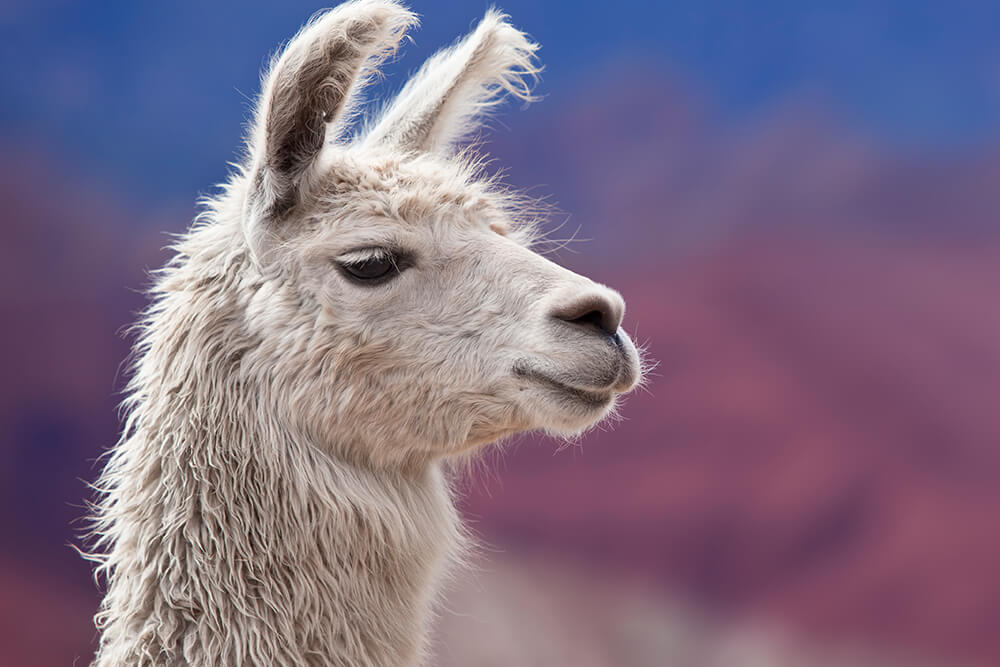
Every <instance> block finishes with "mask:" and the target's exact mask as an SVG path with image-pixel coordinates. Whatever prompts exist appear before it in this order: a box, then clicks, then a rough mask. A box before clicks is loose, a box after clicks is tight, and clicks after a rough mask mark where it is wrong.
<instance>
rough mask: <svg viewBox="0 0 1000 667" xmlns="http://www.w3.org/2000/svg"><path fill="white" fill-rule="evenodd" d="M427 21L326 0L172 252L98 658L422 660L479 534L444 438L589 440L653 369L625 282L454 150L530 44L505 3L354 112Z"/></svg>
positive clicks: (141, 374) (135, 423) (116, 536)
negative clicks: (623, 291) (450, 470)
mask: <svg viewBox="0 0 1000 667" xmlns="http://www.w3.org/2000/svg"><path fill="white" fill-rule="evenodd" d="M415 23H416V18H415V16H414V15H413V14H412V13H411V12H410V11H408V10H407V9H406V8H404V7H403V6H401V5H399V4H397V3H396V2H392V1H391V0H357V1H355V2H349V3H346V4H343V5H341V6H339V7H337V8H335V9H333V10H330V11H327V12H325V13H322V14H320V15H317V16H316V17H315V18H314V19H313V20H312V21H310V22H309V23H308V24H307V25H306V26H305V27H304V28H303V29H302V30H301V31H300V32H299V33H298V34H297V35H296V36H295V37H294V38H293V39H292V40H291V41H290V42H289V43H288V45H287V46H286V47H285V48H284V50H283V51H282V52H281V53H280V55H279V56H278V57H277V58H275V60H274V61H273V62H272V63H271V65H270V67H269V69H268V71H267V73H266V74H265V76H264V78H263V82H262V92H261V94H260V98H259V100H258V103H257V106H256V112H255V116H254V121H253V123H252V126H251V129H250V132H249V134H248V138H247V151H246V156H245V159H244V160H243V162H242V164H241V165H240V166H239V167H238V169H237V170H236V172H235V173H234V174H233V175H232V176H231V177H230V179H229V181H228V182H227V183H226V184H225V185H224V187H223V189H222V192H221V194H220V195H218V196H217V197H215V198H213V199H211V200H210V201H208V202H207V206H206V208H205V211H204V212H203V213H202V214H201V215H200V216H199V217H198V219H197V220H196V221H195V224H194V225H192V227H191V228H190V230H189V231H188V232H187V233H186V234H185V235H184V236H183V237H182V238H181V239H180V240H179V242H178V243H177V244H176V245H175V247H174V250H175V253H176V254H175V257H174V258H173V259H172V260H171V261H170V262H169V264H168V265H167V266H166V267H165V268H164V269H163V270H162V271H161V272H159V273H158V276H157V282H156V284H155V286H154V288H153V290H152V305H151V306H150V307H149V309H148V311H147V313H146V315H145V317H144V319H143V320H142V322H141V323H140V325H139V328H138V330H139V332H140V333H139V338H138V342H137V347H136V351H135V352H136V353H135V360H136V361H135V366H134V368H133V372H132V375H131V379H130V383H129V386H128V398H127V399H126V401H125V409H126V414H127V418H126V422H125V427H124V431H123V434H122V437H121V439H120V441H119V442H118V443H117V445H116V446H115V447H114V448H113V450H112V451H111V453H110V456H109V458H108V462H107V465H106V468H105V470H104V472H103V474H102V476H101V479H100V481H99V482H98V485H97V488H98V489H99V492H100V494H101V495H100V498H99V499H98V501H97V505H96V511H95V516H94V517H93V522H94V531H93V534H94V538H95V539H94V551H95V554H94V555H93V556H92V557H93V558H94V559H95V560H96V561H98V563H99V566H98V570H99V573H100V574H101V575H102V576H103V577H104V578H105V580H106V584H107V586H106V588H107V591H106V595H105V597H104V600H103V603H102V606H101V610H100V612H99V613H98V616H97V625H98V627H99V629H100V646H99V648H98V653H97V657H96V660H95V664H96V665H99V666H101V667H110V666H119V665H178V664H189V665H229V664H234V665H238V664H261V665H264V664H267V665H305V664H309V665H345V666H346V665H351V666H354V667H365V666H370V667H373V666H383V665H384V666H388V665H392V666H394V667H398V666H399V665H418V664H422V662H423V661H424V660H425V659H426V637H427V629H428V624H429V622H430V619H431V614H432V610H433V605H434V599H435V594H436V591H437V587H438V586H437V585H438V582H439V580H440V578H441V577H442V576H443V574H444V572H445V571H446V570H447V568H448V566H449V564H451V563H453V562H454V561H455V560H456V559H458V558H460V555H461V553H462V550H463V545H464V544H465V537H464V531H463V528H462V524H461V521H460V519H459V516H458V514H457V512H456V510H455V508H454V504H453V501H452V494H451V491H450V487H449V484H448V480H447V479H446V476H445V474H444V473H443V465H444V463H445V462H446V461H447V460H448V459H449V458H452V457H457V456H467V455H468V453H469V452H470V451H474V450H475V449H477V448H480V447H482V446H484V445H486V444H488V443H490V442H492V441H495V440H497V439H499V438H502V437H504V436H507V435H510V434H512V433H517V432H521V431H526V430H535V429H538V430H547V431H550V432H554V433H560V434H563V435H571V434H575V433H578V432H580V431H582V430H584V429H586V428H588V427H590V426H592V425H593V424H595V423H596V422H598V421H599V420H601V419H603V418H604V417H605V416H606V415H607V414H608V413H609V412H610V411H611V410H612V409H613V408H614V405H615V401H616V399H617V397H618V396H620V395H621V394H624V393H626V392H628V391H630V390H631V389H632V388H634V387H635V385H636V384H637V383H638V382H639V381H640V380H641V367H640V362H639V355H638V353H637V352H636V348H635V346H634V345H633V344H632V342H631V340H630V339H629V337H628V335H627V334H626V333H625V332H624V331H623V330H622V329H621V326H620V325H621V319H622V315H623V313H624V302H623V301H622V299H621V297H620V296H619V295H618V294H617V293H616V292H614V291H613V290H611V289H609V288H607V287H605V286H602V285H599V284H597V283H595V282H593V281H591V280H589V279H587V278H585V277H583V276H580V275H578V274H576V273H573V272H571V271H569V270H567V269H565V268H562V267H560V266H558V265H556V264H554V263H553V262H551V261H549V260H548V259H546V258H544V257H542V256H541V255H539V254H537V253H535V252H534V251H533V250H532V249H531V241H532V238H533V235H534V230H535V225H536V222H537V221H536V220H534V219H533V218H532V215H531V214H530V213H528V212H527V211H526V209H525V207H524V205H523V201H522V200H521V199H520V198H518V197H517V196H515V195H513V194H512V193H511V192H510V191H509V190H506V189H505V188H503V187H502V186H501V185H500V184H499V183H498V182H497V180H496V179H495V178H491V177H487V176H486V175H485V174H484V172H483V169H482V162H481V161H480V160H479V159H477V158H475V157H473V156H472V155H471V154H470V153H469V151H468V150H465V149H463V148H462V145H463V139H465V138H467V137H468V136H469V135H470V133H472V132H475V131H476V130H477V129H478V128H479V127H480V122H481V120H482V118H483V117H484V115H485V114H487V113H488V112H489V111H490V110H492V109H493V108H494V107H495V106H496V105H497V104H498V103H499V102H500V101H501V100H502V99H503V97H504V96H506V95H511V96H514V97H517V98H520V99H523V100H529V99H531V84H532V82H533V79H534V77H535V75H536V74H537V72H538V71H539V70H538V67H537V65H536V63H535V59H534V54H535V51H536V50H537V48H538V47H537V45H536V44H533V43H532V42H531V41H529V40H528V38H527V37H526V36H525V35H524V34H523V33H522V32H520V31H519V30H517V29H515V28H514V27H512V26H511V24H510V23H509V22H508V19H507V17H506V16H504V15H502V14H500V13H498V12H496V11H493V10H491V11H489V12H487V14H486V16H485V17H484V18H483V20H482V21H481V22H480V24H479V25H478V27H477V28H476V29H475V30H474V31H473V32H472V33H471V34H469V35H468V36H466V37H465V38H464V39H463V40H461V41H460V42H458V43H457V44H455V45H454V46H452V47H450V48H447V49H444V50H442V51H440V52H439V53H437V54H436V55H434V56H433V57H431V58H430V59H429V60H428V61H427V62H426V64H424V66H423V67H422V68H421V69H420V70H419V71H418V72H417V73H416V74H415V75H414V76H413V78H412V79H411V80H410V81H409V82H408V83H407V84H406V86H405V87H404V88H403V89H402V91H401V92H400V93H399V94H398V96H397V97H396V98H395V99H394V100H393V101H392V102H391V103H389V104H388V105H387V106H386V107H385V108H384V109H383V110H382V111H381V113H379V114H378V115H377V116H376V117H374V118H372V119H371V120H369V121H367V122H366V123H365V124H364V127H363V128H362V129H361V130H359V131H357V132H353V131H352V126H351V123H350V119H351V111H352V110H353V109H355V108H356V107H357V104H358V99H359V94H360V91H361V90H362V88H363V87H364V83H365V82H366V81H367V80H368V79H370V78H371V76H372V75H373V73H374V72H375V71H376V68H377V66H378V64H379V63H380V62H381V61H382V60H384V59H385V58H386V57H388V56H389V55H391V54H392V53H394V52H395V50H396V47H397V45H398V44H399V42H400V40H401V39H402V38H403V36H404V34H405V32H406V30H407V29H409V28H411V27H413V25H414V24H415Z"/></svg>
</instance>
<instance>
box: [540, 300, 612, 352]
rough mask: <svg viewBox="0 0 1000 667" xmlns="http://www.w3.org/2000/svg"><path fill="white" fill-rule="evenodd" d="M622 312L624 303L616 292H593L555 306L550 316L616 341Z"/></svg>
mask: <svg viewBox="0 0 1000 667" xmlns="http://www.w3.org/2000/svg"><path fill="white" fill-rule="evenodd" d="M624 312H625V303H624V302H623V301H622V299H621V297H620V296H618V295H617V294H615V293H611V294H601V293H593V294H588V295H586V296H584V297H582V298H577V299H574V300H572V301H570V302H569V303H567V304H564V305H560V306H556V308H555V309H554V310H553V311H552V316H553V317H554V318H556V319H557V320H562V321H563V322H566V323H567V324H572V325H574V326H578V327H582V328H584V329H590V330H592V331H596V332H597V333H600V334H602V335H605V336H610V337H611V338H612V339H613V340H615V342H617V341H618V327H619V326H620V325H621V323H622V315H623V314H624Z"/></svg>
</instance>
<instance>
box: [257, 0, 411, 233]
mask: <svg viewBox="0 0 1000 667" xmlns="http://www.w3.org/2000/svg"><path fill="white" fill-rule="evenodd" d="M416 23H417V19H416V16H415V15H414V14H413V13H411V12H410V11H409V10H407V9H406V8H405V7H403V6H402V5H400V4H398V3H396V2H394V1H393V0H355V1H353V2H347V3H344V4H342V5H340V6H338V7H337V8H335V9H332V10H330V11H327V12H324V13H322V14H319V15H317V16H316V17H314V18H313V19H312V20H311V21H310V22H309V23H308V24H306V25H305V26H304V27H303V28H302V29H301V30H300V31H299V33H298V34H297V35H296V36H295V37H293V38H292V40H291V41H290V42H289V43H288V45H287V46H286V47H285V48H284V49H283V50H282V51H281V53H280V54H279V55H277V56H276V57H275V58H274V59H273V60H272V62H271V66H270V67H269V69H268V71H267V73H266V74H265V75H264V78H263V83H262V87H261V95H260V99H259V101H258V103H257V109H256V114H255V121H254V124H253V128H252V130H251V134H250V137H249V149H250V159H251V161H252V164H251V168H250V179H251V180H250V190H249V193H248V197H247V213H248V215H247V216H246V218H247V220H248V221H249V222H250V223H251V224H252V225H254V226H255V227H256V228H255V229H253V230H250V231H252V233H251V234H250V238H251V240H254V238H257V240H263V239H262V238H261V237H262V235H268V234H272V233H273V231H274V230H269V229H267V228H266V227H267V224H266V223H273V222H275V221H277V220H280V219H281V218H282V217H283V216H284V215H285V214H286V213H287V212H288V211H289V210H290V209H292V208H293V207H294V206H295V205H296V204H297V203H298V202H299V200H300V198H301V196H302V189H303V187H304V186H307V185H308V176H309V174H310V170H311V168H312V166H313V164H314V163H315V161H316V158H317V157H318V155H319V153H320V151H321V150H322V148H323V146H324V145H325V144H326V142H327V140H328V138H329V139H330V140H335V139H336V138H338V137H339V136H340V135H341V134H342V133H343V130H344V125H345V124H346V122H345V119H346V118H347V117H349V116H350V115H351V114H350V112H351V111H352V102H353V101H354V98H355V97H356V94H357V91H358V90H359V89H360V88H361V87H362V86H363V85H364V84H365V83H366V82H367V80H368V79H369V78H370V76H371V75H372V74H373V73H374V72H375V68H376V67H377V66H378V64H379V63H380V62H382V61H383V60H384V59H385V58H387V57H388V56H389V55H391V54H392V53H394V52H395V50H396V47H397V46H398V44H399V41H400V40H401V39H402V37H403V35H404V33H405V32H406V30H407V29H408V28H409V27H411V26H413V25H414V24H416ZM328 135H329V136H328Z"/></svg>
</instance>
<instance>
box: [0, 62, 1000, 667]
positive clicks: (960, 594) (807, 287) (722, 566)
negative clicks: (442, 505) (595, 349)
mask: <svg viewBox="0 0 1000 667" xmlns="http://www.w3.org/2000/svg"><path fill="white" fill-rule="evenodd" d="M628 71H629V72H631V73H632V74H630V76H632V75H635V74H634V73H635V71H636V70H635V68H634V67H629V68H628ZM643 76H645V81H646V83H645V84H644V85H642V86H636V85H633V83H634V82H629V81H628V80H627V77H626V76H625V75H622V76H621V77H617V76H615V75H613V73H611V74H608V75H607V76H605V77H604V78H603V79H602V80H600V81H597V82H595V83H594V84H593V88H591V89H588V90H586V91H583V92H581V93H580V98H579V99H578V100H573V99H569V100H563V101H562V102H561V103H560V104H558V105H555V104H550V103H547V106H550V107H551V108H547V109H545V110H544V111H543V112H540V113H537V114H533V115H532V116H531V117H530V118H529V119H528V120H523V121H516V122H514V121H510V122H506V124H507V125H510V127H511V129H510V131H509V132H501V133H500V136H499V137H498V138H497V139H496V140H495V141H494V143H493V153H494V154H495V155H496V157H497V158H498V163H499V164H500V165H502V166H504V167H505V168H508V169H509V172H510V178H509V180H510V181H512V182H513V183H515V184H518V185H524V186H528V185H531V184H535V183H544V184H545V185H544V186H542V187H541V188H539V190H538V191H537V192H539V193H552V194H553V195H554V197H555V198H556V199H557V201H558V204H559V206H560V207H561V208H562V209H564V210H566V211H570V212H572V214H573V215H572V216H571V217H570V218H569V220H568V221H567V222H566V224H565V225H564V226H563V227H562V228H561V229H559V230H557V231H555V232H554V233H553V234H554V237H556V238H558V237H562V236H570V235H572V234H574V233H576V232H577V230H579V233H578V234H577V235H578V236H579V237H584V238H590V239H592V240H591V241H590V242H588V243H576V242H573V243H570V244H569V245H568V246H567V247H566V248H565V249H564V250H562V251H560V252H559V253H558V254H557V255H556V257H557V258H558V259H559V260H560V261H562V262H564V263H567V264H568V265H570V266H572V267H574V268H577V269H580V270H582V271H585V272H587V273H588V274H590V275H592V276H593V277H595V278H596V279H599V280H601V281H603V282H607V283H608V284H611V285H613V286H615V287H616V288H618V289H619V290H620V291H621V292H622V293H623V295H624V296H625V297H626V300H627V302H628V314H627V316H626V321H627V326H628V327H629V328H630V330H631V331H632V332H633V333H634V334H635V337H636V338H637V340H638V341H640V342H643V343H645V344H646V345H647V346H648V353H649V355H650V357H651V358H653V359H655V360H656V361H658V362H659V365H658V367H657V368H656V370H655V372H654V374H653V375H652V377H651V378H650V381H649V384H648V387H647V391H645V392H640V393H638V394H636V395H634V396H631V397H629V398H628V400H627V401H626V402H625V404H624V406H623V407H622V410H621V420H620V421H619V422H618V423H609V424H607V425H605V426H602V427H601V428H599V429H597V430H596V431H594V432H592V433H591V434H589V435H588V436H586V437H585V438H583V439H582V440H581V441H580V442H579V443H573V444H570V445H568V446H560V445H559V443H553V442H551V441H540V440H538V439H535V438H532V437H526V438H523V439H521V440H520V441H518V442H516V443H514V444H512V445H508V446H507V447H505V448H504V451H503V452H502V453H501V452H499V451H496V450H494V451H492V452H491V453H489V454H488V455H487V457H486V458H487V459H488V461H489V463H488V464H486V465H484V467H483V469H482V471H480V473H479V474H478V475H477V476H476V477H475V478H474V479H470V480H468V481H466V482H465V484H464V486H465V492H466V500H465V501H464V502H463V508H464V511H465V512H466V515H467V516H468V517H469V518H470V521H471V522H472V526H473V528H474V530H475V531H476V532H478V533H479V534H480V535H481V536H482V538H483V541H484V543H485V544H487V545H494V546H493V547H490V546H487V547H486V549H485V553H484V555H483V560H482V561H481V562H480V565H481V568H482V569H481V570H480V572H479V574H478V575H477V576H475V577H473V578H471V579H470V578H469V577H468V576H467V577H466V578H465V579H464V580H460V581H464V583H459V584H456V588H455V589H454V592H453V593H452V595H451V597H449V598H448V602H447V609H448V610H450V611H445V612H444V613H443V614H442V621H441V627H440V630H439V633H440V638H439V644H440V646H439V649H438V652H439V654H440V656H441V663H440V664H442V665H451V664H454V665H484V666H485V665H514V664H517V665H532V664H538V665H555V664H566V665H570V664H572V665H582V666H585V665H654V664H657V665H662V664H668V665H675V666H677V667H684V666H687V665H691V666H692V667H710V666H714V665H733V666H735V667H741V666H742V665H747V666H749V665H767V666H771V665H774V666H779V665H786V664H787V665H803V666H805V667H808V666H810V665H816V666H819V665H866V664H872V665H875V664H879V665H890V664H907V665H909V664H921V663H920V662H919V661H921V660H925V661H927V664H935V665H952V664H965V663H964V662H962V661H969V663H970V664H975V663H981V664H984V665H985V664H996V663H1000V634H998V633H997V628H1000V571H998V563H1000V522H998V521H997V509H998V508H1000V412H998V411H997V409H996V400H997V396H998V395H1000V309H998V308H997V303H998V299H1000V224H998V217H997V216H998V214H997V211H1000V149H998V148H996V147H994V148H992V149H980V150H977V151H976V152H969V153H956V154H952V155H941V154H899V153H894V152H892V151H888V150H886V149H885V148H881V147H877V146H872V145H869V144H867V143H866V142H865V141H863V140H861V139H859V138H857V137H855V136H853V135H852V134H851V133H849V132H847V131H845V130H843V129H842V128H840V127H838V126H837V125H836V124H835V123H833V122H832V121H830V120H829V119H826V118H824V117H823V116H822V114H818V113H816V112H815V110H814V109H812V108H811V107H810V106H808V105H802V106H789V107H787V108H782V109H778V110H775V111H774V113H773V114H772V115H771V116H769V117H767V118H764V119H761V120H760V121H758V122H756V123H754V124H749V125H744V126H741V127H739V128H736V129H732V128H730V129H727V130H725V131H722V130H720V129H719V128H718V127H717V126H716V125H715V124H713V122H712V121H711V120H707V119H708V118H710V117H711V113H709V112H707V111H706V110H705V109H704V108H703V107H702V106H700V105H699V104H697V103H692V102H691V101H690V100H689V99H688V98H686V97H685V96H684V95H682V94H679V93H677V92H676V91H675V90H674V89H673V88H672V87H671V86H670V85H668V84H667V83H666V82H664V81H663V80H662V79H657V78H656V76H655V74H654V73H648V76H647V75H643ZM553 102H554V101H553ZM622 117H627V118H629V122H628V124H620V123H618V122H617V120H618V119H620V118H622ZM570 147H572V148H573V150H572V152H570V151H569V148H570ZM568 154H572V156H573V157H572V159H570V160H567V159H565V156H566V155H568ZM0 174H2V176H3V177H2V179H0V210H2V211H3V212H4V215H3V220H4V223H3V224H4V243H3V244H0V320H2V322H3V333H2V345H0V367H2V368H3V369H4V376H5V379H4V382H2V383H0V434H2V435H0V447H2V450H0V457H2V458H3V460H4V461H5V462H6V464H5V465H3V466H0V503H2V504H3V506H4V507H6V508H7V511H6V512H4V513H2V514H0V521H2V524H0V534H2V535H3V536H4V538H3V542H2V547H0V590H2V591H3V593H2V595H0V621H2V623H0V627H2V628H3V637H2V641H3V655H4V656H5V660H4V661H3V662H4V663H5V664H11V665H56V664H73V661H74V658H77V663H76V664H82V663H83V662H85V660H86V659H87V657H88V655H89V652H90V651H91V642H92V640H93V636H94V632H93V630H92V628H91V625H90V618H89V616H90V615H91V614H92V613H93V612H94V611H95V609H96V604H97V599H98V596H97V594H96V590H95V588H94V585H93V582H92V581H91V579H90V575H89V568H88V566H87V565H86V564H85V563H83V562H82V561H81V560H80V559H79V557H78V556H77V555H76V554H75V553H74V552H73V551H72V550H71V549H70V548H69V547H68V546H66V544H67V543H68V542H69V541H70V540H71V539H72V538H71V529H70V522H71V521H72V520H73V519H74V518H76V517H79V516H80V515H82V514H83V512H84V510H83V508H82V507H81V505H82V502H83V498H84V497H86V495H87V493H88V492H87V489H86V486H85V484H84V483H83V481H82V480H92V479H94V477H95V475H96V470H97V468H96V465H97V464H96V463H95V462H94V459H95V458H96V457H97V456H98V455H99V454H100V452H101V451H102V449H103V448H104V447H107V446H108V445H110V444H111V443H112V442H113V441H114V439H115V437H116V431H117V418H116V414H115V404H116V402H117V400H118V397H116V396H115V395H114V393H113V392H114V390H115V388H116V387H119V386H120V384H121V378H120V377H119V376H118V375H117V374H116V371H117V369H118V368H119V365H120V364H121V362H122V360H123V359H124V357H125V355H126V353H127V341H126V336H125V335H124V334H120V333H118V332H119V331H120V330H121V329H122V327H123V326H125V325H126V324H128V323H129V322H131V321H133V320H134V319H135V315H134V313H135V312H136V311H137V310H138V309H140V308H141V307H142V305H143V304H144V300H143V297H142V296H141V295H140V294H139V293H137V291H136V290H141V288H142V287H143V286H144V285H145V284H146V283H147V279H146V277H145V275H144V273H143V271H144V270H145V269H151V268H154V267H156V266H157V265H159V264H160V263H162V261H163V260H164V259H165V257H166V253H165V252H164V251H162V250H161V248H162V247H163V246H165V245H167V244H168V243H169V238H168V237H167V236H166V235H165V234H162V233H161V232H160V230H164V231H171V232H179V231H181V230H182V229H183V228H184V226H185V225H186V221H187V220H189V219H190V218H191V216H192V215H193V209H183V208H182V209H179V210H176V211H163V210H161V211H156V212H153V213H150V212H149V211H146V210H143V209H142V207H141V206H139V205H137V204H136V203H135V202H129V201H127V200H126V199H124V198H122V197H121V196H120V195H116V194H115V193H114V192H113V191H111V190H110V189H105V188H103V187H102V184H101V183H97V182H92V181H91V180H90V179H89V177H88V175H87V174H80V173H75V172H73V171H72V169H70V168H68V167H67V166H66V165H63V164H61V163H59V162H58V161H57V160H55V159H52V158H51V157H46V156H45V155H39V154H37V152H35V151H33V150H32V148H31V147H29V146H20V147H18V148H16V150H12V151H7V152H4V154H3V156H2V157H0ZM559 221H560V218H559V217H557V218H556V219H555V222H559ZM557 450H558V451H557ZM493 549H495V550H496V553H494V551H493ZM894 661H895V662H894Z"/></svg>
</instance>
